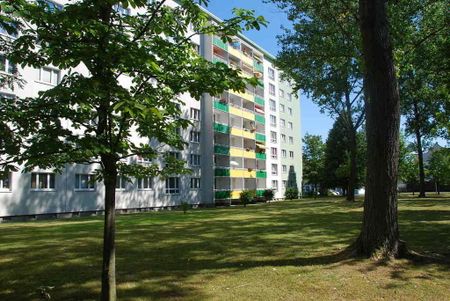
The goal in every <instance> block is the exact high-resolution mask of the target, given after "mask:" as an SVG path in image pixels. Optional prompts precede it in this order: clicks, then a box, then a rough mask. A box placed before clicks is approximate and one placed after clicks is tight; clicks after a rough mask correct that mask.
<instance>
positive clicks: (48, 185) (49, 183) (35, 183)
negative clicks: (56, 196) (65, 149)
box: [31, 172, 55, 190]
mask: <svg viewBox="0 0 450 301" xmlns="http://www.w3.org/2000/svg"><path fill="white" fill-rule="evenodd" d="M31 189H34V190H54V189H55V174H54V173H36V172H33V173H31Z"/></svg>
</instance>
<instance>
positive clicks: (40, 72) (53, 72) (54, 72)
mask: <svg viewBox="0 0 450 301" xmlns="http://www.w3.org/2000/svg"><path fill="white" fill-rule="evenodd" d="M44 69H45V70H49V71H50V82H47V81H45V80H43V78H42V71H43V70H44ZM38 72H39V74H38V82H39V83H41V84H45V85H50V86H57V85H59V83H60V81H61V70H58V69H56V68H52V67H41V68H39V70H38ZM54 74H57V79H56V84H55V83H54V82H53V76H54Z"/></svg>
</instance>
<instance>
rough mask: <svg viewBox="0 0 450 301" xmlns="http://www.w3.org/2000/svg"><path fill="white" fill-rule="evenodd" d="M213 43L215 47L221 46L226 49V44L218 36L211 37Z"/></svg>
mask: <svg viewBox="0 0 450 301" xmlns="http://www.w3.org/2000/svg"><path fill="white" fill-rule="evenodd" d="M213 44H214V45H216V46H217V47H220V48H222V49H223V50H226V51H228V45H227V44H226V43H224V42H223V41H222V40H221V39H219V38H218V37H214V38H213Z"/></svg>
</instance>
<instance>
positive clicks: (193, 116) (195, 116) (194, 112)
mask: <svg viewBox="0 0 450 301" xmlns="http://www.w3.org/2000/svg"><path fill="white" fill-rule="evenodd" d="M190 116H191V119H193V120H200V110H198V109H194V108H191V115H190Z"/></svg>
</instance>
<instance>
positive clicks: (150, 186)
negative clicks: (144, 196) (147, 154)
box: [137, 177, 153, 191]
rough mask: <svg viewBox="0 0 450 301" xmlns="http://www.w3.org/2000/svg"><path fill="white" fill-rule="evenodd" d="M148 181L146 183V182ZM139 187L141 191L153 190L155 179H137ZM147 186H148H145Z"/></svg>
mask: <svg viewBox="0 0 450 301" xmlns="http://www.w3.org/2000/svg"><path fill="white" fill-rule="evenodd" d="M145 180H146V182H145ZM137 184H138V185H137V186H138V190H140V191H146V190H153V178H152V177H145V178H138V179H137ZM144 184H147V185H144Z"/></svg>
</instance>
